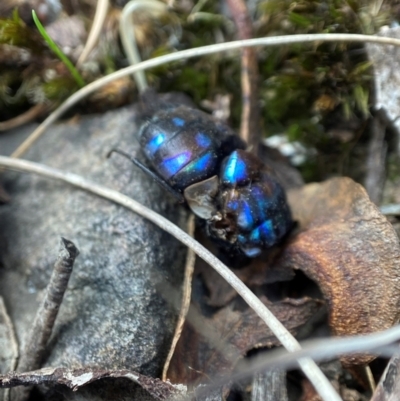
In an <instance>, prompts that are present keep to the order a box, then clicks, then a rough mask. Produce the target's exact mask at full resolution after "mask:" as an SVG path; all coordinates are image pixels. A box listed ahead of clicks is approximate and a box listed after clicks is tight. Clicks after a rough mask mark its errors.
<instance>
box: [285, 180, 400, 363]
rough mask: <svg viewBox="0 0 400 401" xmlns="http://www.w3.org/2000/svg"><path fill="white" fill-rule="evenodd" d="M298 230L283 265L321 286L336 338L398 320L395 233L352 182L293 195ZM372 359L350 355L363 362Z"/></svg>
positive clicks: (399, 251)
mask: <svg viewBox="0 0 400 401" xmlns="http://www.w3.org/2000/svg"><path fill="white" fill-rule="evenodd" d="M289 203H290V205H291V208H292V212H293V215H294V219H295V220H296V221H297V222H298V223H299V227H300V230H299V232H298V234H297V235H294V237H293V239H292V241H291V242H290V243H289V245H288V246H287V247H286V248H285V249H283V253H282V259H281V263H283V264H284V265H290V266H291V267H293V268H295V269H300V270H302V271H304V273H305V274H306V275H307V276H309V277H310V278H311V279H312V280H314V281H315V282H316V283H317V284H318V285H319V287H320V289H321V291H322V292H323V294H324V297H325V299H326V300H327V303H328V308H329V312H330V326H331V329H332V331H333V334H334V335H337V336H343V335H355V334H362V333H371V332H375V331H380V330H384V329H387V328H389V327H391V326H393V325H394V324H395V323H397V322H398V320H399V303H400V248H399V240H398V238H397V235H396V233H395V231H394V229H393V227H392V226H391V224H390V223H389V222H388V221H387V219H386V218H385V217H384V216H383V215H382V214H381V213H380V212H379V210H378V208H377V207H376V206H375V205H374V204H373V203H372V202H371V201H370V200H369V198H368V196H367V194H366V191H365V190H364V188H362V187H361V185H359V184H356V183H355V182H353V181H352V180H351V179H349V178H334V179H331V180H328V181H326V182H323V183H321V184H310V185H306V186H305V187H303V188H301V189H299V190H294V191H292V192H290V193H289ZM372 359H374V358H373V357H371V356H368V355H364V356H346V357H343V358H342V362H344V363H345V364H349V365H352V364H364V363H368V362H369V361H371V360H372Z"/></svg>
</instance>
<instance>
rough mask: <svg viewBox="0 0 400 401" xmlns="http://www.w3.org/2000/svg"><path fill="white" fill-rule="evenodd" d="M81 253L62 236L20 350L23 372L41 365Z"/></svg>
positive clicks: (21, 369)
mask: <svg viewBox="0 0 400 401" xmlns="http://www.w3.org/2000/svg"><path fill="white" fill-rule="evenodd" d="M78 254H79V251H78V249H77V248H76V247H75V245H74V244H73V243H72V242H71V241H68V240H66V239H65V238H61V246H60V252H59V255H58V259H57V262H56V263H55V265H54V269H53V272H52V274H51V278H50V282H49V284H48V286H47V289H46V294H45V296H44V299H43V301H42V303H41V305H40V306H39V309H38V311H37V313H36V317H35V320H34V322H33V326H32V328H31V330H30V332H29V334H28V337H27V339H26V344H25V347H24V349H23V350H22V352H21V357H20V360H19V363H18V370H19V371H20V372H27V371H30V370H35V369H38V368H39V367H40V364H41V362H42V359H43V356H44V353H45V351H46V346H47V342H48V340H49V338H50V335H51V332H52V330H53V326H54V322H55V320H56V317H57V314H58V310H59V308H60V305H61V302H62V299H63V297H64V293H65V290H66V289H67V285H68V280H69V277H70V275H71V273H72V268H73V265H74V262H75V258H76V257H77V256H78Z"/></svg>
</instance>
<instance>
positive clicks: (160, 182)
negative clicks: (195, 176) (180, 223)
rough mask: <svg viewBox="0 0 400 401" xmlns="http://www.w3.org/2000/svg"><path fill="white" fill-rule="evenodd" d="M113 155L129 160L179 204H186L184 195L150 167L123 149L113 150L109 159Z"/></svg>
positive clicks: (109, 153) (108, 155)
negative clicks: (116, 154)
mask: <svg viewBox="0 0 400 401" xmlns="http://www.w3.org/2000/svg"><path fill="white" fill-rule="evenodd" d="M113 153H118V154H120V155H121V156H124V157H126V158H127V159H129V160H130V161H131V162H132V163H133V164H134V165H135V166H136V167H139V168H140V169H141V170H142V171H143V172H144V173H146V174H147V175H149V176H150V177H151V178H152V179H153V180H154V181H156V182H157V183H158V185H160V186H161V187H162V188H163V189H166V190H167V191H168V192H169V193H170V194H171V195H172V196H173V197H174V198H175V199H177V200H178V202H179V203H185V198H184V197H183V195H182V194H181V193H180V192H178V191H176V190H175V189H174V188H172V187H171V186H170V185H169V184H168V183H167V182H166V181H164V180H163V179H162V178H160V177H159V176H158V175H157V174H156V173H155V172H154V171H151V170H150V169H149V168H148V167H146V166H145V165H144V164H143V163H141V162H140V161H139V160H138V159H136V158H135V157H133V156H131V155H130V154H128V153H126V152H124V151H123V150H121V149H118V148H113V149H111V150H110V151H109V152H108V153H107V158H109V157H111V155H112V154H113Z"/></svg>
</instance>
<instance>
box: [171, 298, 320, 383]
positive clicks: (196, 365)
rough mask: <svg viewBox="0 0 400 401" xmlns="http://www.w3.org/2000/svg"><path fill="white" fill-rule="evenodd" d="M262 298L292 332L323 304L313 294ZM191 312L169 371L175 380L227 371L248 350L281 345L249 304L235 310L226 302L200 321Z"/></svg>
mask: <svg viewBox="0 0 400 401" xmlns="http://www.w3.org/2000/svg"><path fill="white" fill-rule="evenodd" d="M261 301H262V302H263V303H264V304H266V305H267V306H268V308H269V309H270V310H271V312H272V313H273V314H274V315H275V316H276V317H277V318H278V319H279V320H280V321H281V322H282V323H283V324H284V325H285V327H286V328H287V329H288V330H290V331H291V333H292V334H296V332H297V329H298V328H300V327H301V326H303V325H304V324H305V323H306V322H307V321H308V319H310V317H311V316H313V315H314V314H315V313H316V311H317V310H318V309H319V307H320V306H321V302H320V301H317V300H313V299H311V298H303V299H297V300H291V299H287V300H284V301H281V302H276V303H272V302H270V301H268V300H267V299H266V298H265V297H262V298H261ZM191 315H192V313H191V312H189V317H188V318H189V321H190V322H191V323H193V321H195V324H194V325H192V324H189V323H187V324H186V325H185V328H184V330H183V333H182V336H181V338H180V340H179V343H178V346H177V349H176V351H175V355H174V357H173V359H172V362H171V365H170V370H169V372H168V378H169V379H170V380H171V381H172V382H173V383H185V384H188V383H194V382H196V381H197V380H202V381H204V380H205V379H208V378H209V377H212V378H215V376H222V375H228V374H229V373H231V371H232V369H233V368H234V366H235V364H236V362H237V361H238V359H240V358H241V357H242V356H244V355H245V354H246V353H247V352H248V351H250V350H252V349H255V348H260V347H273V346H279V345H280V342H279V341H278V340H277V338H276V337H275V336H274V335H273V334H272V332H271V331H270V330H269V329H268V328H267V327H266V326H265V323H264V322H262V321H261V319H260V318H259V317H258V316H257V315H256V314H255V313H254V311H252V310H251V309H249V308H246V309H245V310H233V308H232V307H230V306H227V307H226V308H223V309H221V310H220V311H219V312H217V313H216V314H214V315H213V316H212V317H211V318H206V317H196V319H197V323H196V319H194V320H193V316H192V317H191ZM194 326H195V328H194Z"/></svg>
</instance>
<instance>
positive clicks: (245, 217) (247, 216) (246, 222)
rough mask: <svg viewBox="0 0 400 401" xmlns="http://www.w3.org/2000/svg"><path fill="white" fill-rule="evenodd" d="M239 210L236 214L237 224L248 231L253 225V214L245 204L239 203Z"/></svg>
mask: <svg viewBox="0 0 400 401" xmlns="http://www.w3.org/2000/svg"><path fill="white" fill-rule="evenodd" d="M240 206H241V208H240V209H241V210H240V212H239V214H238V218H237V224H238V226H239V227H240V228H242V229H244V230H249V229H251V227H252V226H253V225H254V219H253V213H252V211H251V208H250V206H249V204H248V203H247V202H241V205H240Z"/></svg>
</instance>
